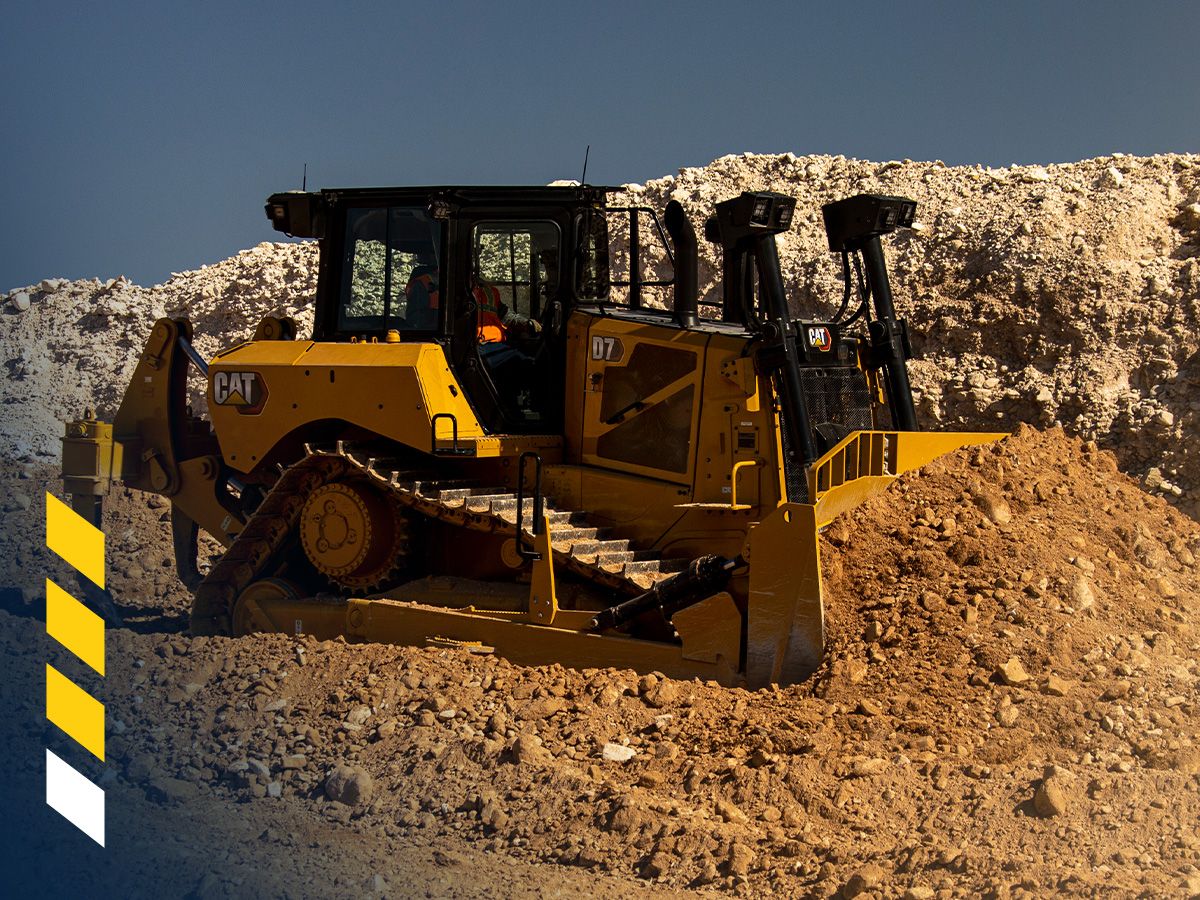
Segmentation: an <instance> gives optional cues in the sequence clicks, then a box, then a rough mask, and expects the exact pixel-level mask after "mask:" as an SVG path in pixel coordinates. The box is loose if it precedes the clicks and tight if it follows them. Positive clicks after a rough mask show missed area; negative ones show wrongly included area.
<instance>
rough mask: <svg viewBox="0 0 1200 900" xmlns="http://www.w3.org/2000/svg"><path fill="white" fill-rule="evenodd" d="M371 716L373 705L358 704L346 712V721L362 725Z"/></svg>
mask: <svg viewBox="0 0 1200 900" xmlns="http://www.w3.org/2000/svg"><path fill="white" fill-rule="evenodd" d="M369 718H371V707H369V706H356V707H354V709H352V710H350V712H348V713H347V714H346V721H347V722H349V723H350V724H351V725H362V724H364V723H365V722H366V721H367V719H369Z"/></svg>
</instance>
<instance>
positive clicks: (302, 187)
mask: <svg viewBox="0 0 1200 900" xmlns="http://www.w3.org/2000/svg"><path fill="white" fill-rule="evenodd" d="M300 190H302V191H307V190H308V163H305V164H304V178H303V179H301V181H300Z"/></svg>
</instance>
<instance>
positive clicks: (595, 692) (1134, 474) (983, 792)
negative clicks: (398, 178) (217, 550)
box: [0, 156, 1200, 898]
mask: <svg viewBox="0 0 1200 900" xmlns="http://www.w3.org/2000/svg"><path fill="white" fill-rule="evenodd" d="M746 188H769V189H776V190H784V191H787V192H788V193H792V194H794V195H797V196H799V197H800V209H802V210H804V216H803V217H800V220H799V222H798V224H797V226H796V231H795V232H794V233H793V234H790V235H788V236H787V237H786V238H785V239H784V246H783V254H782V255H783V257H784V264H785V268H786V271H787V277H788V280H789V285H790V288H791V290H792V291H793V292H794V294H795V296H797V297H798V298H799V302H800V303H801V305H802V306H804V308H805V309H811V310H813V311H814V312H813V313H812V314H813V315H814V316H815V315H817V314H820V313H823V312H824V311H827V310H828V309H830V308H831V302H830V301H831V298H835V297H840V285H839V283H838V276H839V269H838V266H837V265H835V262H834V260H833V258H832V257H831V256H830V255H829V254H828V253H827V252H825V251H824V248H823V247H822V243H821V242H822V240H823V239H822V235H821V231H820V229H819V204H820V203H821V202H824V201H825V200H827V199H832V198H833V197H835V196H841V195H845V194H849V193H853V192H856V191H859V190H871V191H877V190H881V191H886V192H889V193H900V194H907V195H909V196H912V197H914V198H915V199H917V200H918V201H919V202H920V204H921V206H920V219H921V222H922V225H923V227H922V228H921V229H919V230H916V231H914V232H913V233H911V234H910V235H907V236H904V237H900V238H897V239H893V240H892V242H891V244H890V250H889V260H890V262H891V265H892V270H893V282H894V286H895V289H896V293H897V296H898V297H901V298H907V299H904V300H902V305H903V310H904V312H905V314H907V315H908V316H909V317H910V319H911V320H912V321H913V324H914V327H915V329H916V330H917V331H918V332H919V333H921V334H922V335H923V337H922V339H921V342H920V347H921V349H922V350H923V353H924V359H923V360H920V361H918V362H916V363H915V364H914V380H915V382H916V383H917V385H918V387H919V389H920V391H921V396H922V403H921V407H922V411H923V413H924V415H925V416H926V417H927V419H929V418H931V419H933V420H934V421H936V422H937V424H938V425H939V427H943V428H945V427H958V426H963V427H974V428H979V427H986V428H989V429H992V428H997V427H999V428H1009V429H1017V427H1018V425H1019V423H1020V422H1022V421H1028V422H1030V423H1033V424H1035V425H1037V426H1038V427H1039V429H1041V430H1036V429H1033V428H1028V427H1026V428H1021V429H1020V430H1019V431H1018V433H1017V434H1016V435H1015V436H1014V437H1012V438H1009V439H1008V440H1006V441H1004V442H1002V443H1000V444H997V445H995V446H993V447H988V448H981V449H972V450H967V451H962V452H960V453H958V454H955V455H954V456H952V457H949V458H947V459H946V460H944V461H942V462H938V463H935V464H934V465H932V466H930V467H927V468H926V469H925V470H924V471H922V472H920V473H914V474H912V475H909V476H906V477H905V478H903V479H901V481H900V482H899V483H898V484H897V485H895V486H893V488H892V489H891V490H890V491H888V492H887V493H886V494H885V495H882V496H880V497H879V498H876V499H875V500H874V501H872V502H869V503H868V504H866V505H865V506H863V507H862V508H860V509H859V510H857V511H855V512H854V513H852V514H850V515H848V516H846V517H844V518H843V519H842V520H839V521H838V522H835V523H834V525H833V526H831V527H830V528H829V529H828V530H827V532H826V534H825V535H824V538H823V545H822V554H823V565H824V576H825V585H826V598H827V615H828V622H829V653H828V656H827V660H826V662H825V664H824V665H823V666H822V668H821V670H820V671H819V672H818V673H817V675H816V676H815V677H814V678H813V679H811V680H810V681H809V682H807V683H805V684H803V685H797V686H793V687H789V688H785V689H776V690H764V691H758V692H748V691H744V690H738V689H735V690H728V689H721V688H718V687H716V686H713V685H707V684H703V683H699V682H676V681H672V680H669V679H663V678H657V677H655V676H648V677H642V678H639V677H638V676H637V675H636V674H634V673H632V672H624V671H583V672H577V671H572V670H567V669H562V668H560V667H556V666H551V667H542V668H522V667H517V666H513V665H510V664H508V663H507V662H505V661H503V660H500V659H495V658H493V657H490V656H476V655H468V654H465V653H463V652H461V651H453V650H448V649H442V648H439V649H411V648H399V647H390V646H352V645H347V644H344V643H341V642H325V643H318V642H315V641H312V640H309V639H303V638H301V639H295V638H290V637H286V636H262V637H253V638H244V639H238V640H229V639H220V638H215V639H192V638H189V637H187V636H186V635H185V633H184V632H183V626H184V622H185V613H186V609H187V606H188V603H189V598H188V596H187V593H186V591H185V590H184V589H183V588H182V586H180V585H179V584H178V581H177V579H176V578H175V576H174V574H173V558H172V550H171V545H170V536H169V528H168V526H167V522H166V521H165V518H166V513H167V509H166V507H165V505H163V503H162V502H161V501H159V500H158V498H154V497H146V496H145V495H141V494H137V493H134V492H129V491H124V490H118V491H117V492H116V493H114V495H113V496H112V497H111V498H110V502H109V503H108V506H107V513H106V515H107V521H106V527H105V530H106V532H107V534H108V535H109V554H108V558H109V566H110V578H111V587H112V590H113V594H114V596H115V597H116V600H117V602H118V603H119V605H120V606H121V609H122V612H123V614H124V616H125V618H126V623H127V624H126V627H125V628H123V629H119V630H112V631H110V632H109V654H108V659H109V668H110V671H109V673H108V677H107V678H106V679H105V687H104V690H105V691H106V693H107V698H106V699H107V702H108V710H109V723H110V734H109V754H108V764H107V765H106V766H105V768H104V770H103V774H102V775H101V774H99V772H100V770H99V769H97V770H96V774H97V777H101V778H103V779H105V781H106V783H107V784H108V786H109V790H110V791H111V792H112V796H113V797H114V801H113V802H114V803H116V802H118V800H120V802H122V803H126V804H128V806H126V807H122V808H123V809H129V810H136V811H137V813H136V814H137V815H138V816H140V817H142V818H143V819H144V820H145V822H146V823H148V825H147V827H148V828H153V829H156V830H157V831H160V832H161V831H168V830H170V829H172V828H181V827H184V826H183V825H180V823H181V822H186V823H187V825H186V827H187V829H189V831H188V834H189V835H190V834H191V832H193V831H194V832H195V837H194V839H193V838H191V837H189V838H188V840H186V841H185V840H184V839H183V838H182V837H181V838H179V839H178V840H177V841H176V842H175V843H171V842H170V841H167V842H164V843H163V846H168V847H169V848H170V852H167V851H165V850H163V849H162V847H159V850H158V851H157V855H156V852H155V851H153V850H151V851H146V850H144V848H143V849H141V850H139V851H138V852H137V853H135V854H134V855H135V857H136V858H137V859H140V860H142V862H141V863H140V864H139V865H140V867H141V870H142V871H143V875H144V876H145V878H146V881H145V884H146V885H147V886H153V885H154V884H156V883H159V882H156V879H159V880H160V881H161V879H166V878H168V875H169V873H170V872H172V871H175V872H176V873H178V872H179V871H180V870H181V871H182V872H184V873H185V874H186V876H187V885H186V890H191V891H192V892H193V894H194V895H195V896H214V897H219V896H240V895H244V894H246V893H256V894H259V895H261V894H264V893H270V892H274V893H279V894H285V893H286V894H287V895H289V896H307V895H316V894H322V895H328V894H330V893H335V894H338V895H348V896H356V895H378V894H381V893H382V894H392V895H405V896H409V895H420V894H422V893H430V894H433V895H439V896H440V895H444V894H448V893H450V892H451V891H457V892H458V895H460V896H488V895H497V896H512V895H515V894H520V893H521V892H522V891H524V892H527V893H530V894H532V893H538V894H539V895H547V894H551V893H553V892H555V891H557V892H558V893H559V894H562V895H566V894H572V895H576V894H578V893H582V892H583V891H585V890H591V891H599V892H601V893H603V894H604V895H614V896H616V895H620V896H624V895H635V892H638V891H642V890H645V889H647V888H652V889H653V891H654V892H655V893H656V894H669V893H671V892H675V891H687V892H709V891H711V892H721V893H730V892H732V893H736V894H740V895H749V896H767V895H775V894H779V895H782V896H833V895H840V896H845V897H850V896H862V897H879V898H883V897H912V898H921V897H974V896H990V897H1035V896H1046V895H1051V894H1055V895H1057V894H1065V895H1081V896H1096V895H1105V896H1146V897H1159V896H1181V897H1186V896H1200V829H1198V828H1197V825H1196V823H1197V822H1200V663H1198V660H1200V628H1198V626H1197V619H1196V614H1197V604H1198V600H1200V567H1198V566H1197V562H1196V559H1197V556H1200V526H1197V523H1196V521H1195V520H1194V518H1193V517H1194V516H1196V514H1197V505H1196V504H1197V501H1198V500H1200V495H1198V494H1197V489H1198V488H1200V469H1198V468H1197V461H1196V460H1197V456H1196V455H1195V451H1194V449H1193V448H1191V447H1189V446H1188V444H1189V441H1188V438H1189V437H1194V436H1195V434H1196V432H1197V429H1196V423H1197V418H1196V417H1197V414H1198V413H1200V401H1198V400H1197V397H1200V393H1198V392H1197V391H1196V386H1197V384H1198V383H1200V382H1197V379H1198V378H1200V368H1198V365H1200V363H1198V360H1200V356H1198V350H1200V306H1198V304H1200V280H1198V279H1200V271H1198V270H1197V266H1198V265H1200V263H1197V254H1198V253H1200V250H1198V248H1197V242H1198V241H1200V237H1198V236H1197V230H1196V229H1197V228H1198V227H1200V207H1198V208H1196V209H1195V210H1193V205H1194V204H1196V203H1197V202H1200V194H1198V193H1197V190H1198V189H1200V158H1197V157H1185V156H1163V157H1153V158H1149V159H1135V158H1131V157H1112V158H1106V159H1101V160H1092V161H1087V162H1082V163H1076V164H1071V165H1064V166H1050V167H1046V168H1044V169H1043V168H1040V167H1019V168H1013V169H1005V170H987V169H963V168H958V169H952V168H947V167H944V166H941V165H940V164H928V163H910V162H903V163H884V164H876V163H866V162H860V161H854V160H845V159H841V158H830V157H807V158H796V157H791V156H783V157H740V156H739V157H725V158H723V159H721V160H717V161H716V162H714V163H713V164H712V165H710V166H709V167H706V168H705V169H703V170H684V171H683V172H681V173H680V175H679V176H678V177H675V178H670V179H665V180H660V181H657V182H651V183H649V184H647V185H645V186H631V187H630V188H629V191H630V194H631V195H633V196H637V197H638V198H639V199H640V200H641V201H644V202H646V203H648V204H649V205H652V206H656V207H661V205H662V203H663V202H665V200H666V199H668V198H670V197H672V196H673V197H675V198H676V199H679V200H681V202H683V203H684V204H685V206H686V207H687V208H688V210H689V212H690V213H691V214H692V216H693V218H694V219H695V220H696V221H697V222H699V221H700V219H701V216H702V214H707V211H708V209H709V208H710V207H711V203H712V202H713V201H714V200H716V199H721V198H723V197H725V196H728V195H730V194H732V193H736V192H737V191H739V190H742V189H746ZM704 253H705V254H706V255H705V262H704V263H703V265H702V273H701V283H702V286H703V287H704V288H705V290H706V291H711V290H712V289H713V286H714V277H715V275H714V273H715V271H716V270H715V268H714V267H713V258H712V256H711V255H710V254H709V251H708V249H707V248H705V250H704ZM313 260H314V255H313V252H312V248H311V247H309V246H306V245H300V244H291V245H286V244H263V245H260V246H259V247H257V248H254V249H253V250H248V251H245V252H244V253H242V254H239V256H237V257H234V258H232V259H230V260H226V261H224V262H221V263H218V264H216V265H214V266H210V267H207V268H205V269H202V270H199V271H197V272H191V273H183V274H180V275H177V276H175V277H174V278H172V279H171V280H170V281H168V282H166V283H165V284H163V285H159V286H156V287H154V288H149V289H146V288H139V287H136V286H134V285H130V284H128V283H127V282H125V281H124V280H116V281H112V282H109V283H101V282H59V281H57V280H55V279H50V280H48V281H45V282H43V283H42V284H40V285H37V286H32V287H31V288H28V289H22V290H21V291H18V292H14V293H12V294H10V295H9V298H8V301H7V303H6V304H5V306H4V314H3V315H2V316H0V353H2V354H3V358H4V360H5V364H6V367H7V370H8V371H7V378H6V379H4V380H3V382H2V385H3V387H2V388H0V399H2V400H3V402H4V409H3V414H2V416H3V422H2V425H3V427H2V429H0V445H2V447H0V449H2V450H3V453H2V454H0V457H2V462H0V481H2V482H3V484H4V488H5V489H4V501H3V502H4V513H5V517H6V525H7V527H6V528H5V529H4V530H3V532H2V533H0V559H3V560H4V562H3V564H2V565H0V601H2V602H0V605H2V606H3V607H4V608H5V609H7V611H8V612H0V657H3V658H4V659H5V660H6V664H8V663H11V666H10V669H11V672H10V674H9V676H8V678H7V679H6V685H5V691H6V693H7V695H8V696H10V698H11V697H15V698H24V699H23V700H21V699H18V700H17V701H15V703H8V702H6V703H5V706H6V708H17V709H19V710H22V711H23V713H22V715H19V716H16V717H14V718H13V719H12V724H13V726H14V727H15V728H17V729H18V730H20V731H22V733H23V734H24V735H25V737H26V738H27V739H30V740H35V741H37V740H42V739H43V726H42V722H41V720H40V708H39V707H38V703H39V702H40V701H38V696H39V692H40V690H41V687H40V681H39V680H38V679H40V677H41V675H40V671H41V670H40V669H39V668H38V666H39V665H40V661H41V660H43V659H45V656H46V650H45V648H44V635H43V636H39V632H40V631H41V626H40V625H39V623H38V622H37V619H36V617H37V616H39V615H40V608H39V603H40V599H39V598H40V596H41V582H42V578H43V577H44V573H46V572H47V571H48V570H49V571H54V570H55V569H54V563H53V561H52V560H50V559H48V558H47V555H46V553H45V551H44V550H42V549H41V548H42V545H43V541H42V524H41V520H42V511H41V499H40V497H41V492H42V490H44V489H45V487H46V486H47V485H49V486H50V487H51V488H52V489H56V486H55V485H54V484H53V478H54V471H53V458H54V456H56V454H57V447H56V439H57V435H58V434H59V431H60V427H61V426H60V424H59V423H60V420H61V418H63V417H65V416H72V415H77V414H78V413H79V412H81V410H82V407H83V406H85V405H94V406H95V407H96V408H98V409H99V411H100V412H101V413H102V414H111V413H112V412H113V410H114V409H115V404H116V402H117V401H118V400H119V396H120V392H121V390H122V389H123V386H124V384H125V382H126V380H127V379H128V376H129V374H130V372H131V371H132V367H133V363H134V360H135V358H136V354H137V352H138V350H139V349H140V346H141V342H142V340H143V338H144V335H145V332H146V330H147V329H148V328H149V325H150V323H151V321H152V319H153V318H154V316H156V315H160V314H164V313H166V314H171V315H180V314H184V313H185V312H186V314H187V315H189V316H190V317H191V318H192V319H193V321H194V322H195V324H196V330H197V335H198V336H197V344H198V346H199V347H200V348H201V350H202V352H204V353H206V354H211V353H212V352H214V351H215V350H216V349H217V348H218V347H219V346H222V345H228V344H230V343H232V342H233V341H235V340H237V339H240V338H244V337H247V336H248V335H249V333H250V331H251V330H252V328H253V325H254V323H255V322H256V321H257V319H258V318H259V317H260V316H261V315H264V314H268V313H271V314H277V315H278V314H290V315H295V316H297V317H298V318H300V319H301V320H304V318H305V316H307V315H310V311H309V309H308V307H307V305H306V303H307V301H308V298H309V297H310V296H311V292H312V277H313V274H312V273H313V267H312V263H313ZM22 297H24V299H22ZM945 373H950V374H949V375H948V376H947V375H946V374H945ZM1055 423H1059V424H1061V426H1062V428H1061V429H1060V428H1057V427H1054V426H1055ZM1168 501H1169V502H1168ZM1172 504H1173V505H1172ZM58 577H62V578H65V577H66V576H65V574H62V573H59V576H58ZM62 583H64V584H67V583H69V582H66V581H64V582H62ZM22 673H24V674H22ZM31 698H32V699H31ZM53 732H54V729H52V728H47V729H45V736H46V739H48V740H52V739H53ZM31 758H33V759H34V760H35V761H36V757H31ZM20 765H21V764H20V763H18V766H20ZM18 775H19V776H21V777H25V778H29V779H34V780H36V779H35V776H36V769H35V768H30V769H29V771H28V772H19V773H18ZM225 821H227V822H228V823H229V824H228V825H227V826H226V825H223V824H222V823H223V822H225ZM214 848H216V850H214ZM214 852H217V853H218V856H217V859H220V860H221V862H220V864H219V865H217V866H215V867H211V868H213V869H214V871H213V872H211V873H208V872H207V871H206V870H205V865H206V863H205V860H206V859H208V858H209V857H211V856H212V854H213V853H214ZM164 854H165V855H164ZM316 859H320V860H321V861H322V862H321V863H320V864H318V863H316V862H314V860H316ZM173 886H174V885H168V884H167V883H166V882H162V883H161V884H160V887H162V888H163V890H162V891H160V895H161V893H169V892H170V891H168V890H167V887H173ZM147 892H148V893H149V887H148V888H147ZM185 892H186V891H185Z"/></svg>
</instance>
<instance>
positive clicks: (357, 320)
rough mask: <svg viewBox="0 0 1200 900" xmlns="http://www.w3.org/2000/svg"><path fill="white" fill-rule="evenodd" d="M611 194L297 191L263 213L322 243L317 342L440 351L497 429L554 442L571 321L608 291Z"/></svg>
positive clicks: (575, 190) (580, 190)
mask: <svg viewBox="0 0 1200 900" xmlns="http://www.w3.org/2000/svg"><path fill="white" fill-rule="evenodd" d="M606 190H607V189H605V188H598V187H589V186H581V187H547V188H503V187H498V188H471V189H463V188H404V189H396V190H378V189H372V190H325V191H321V192H317V193H298V192H289V193H286V194H276V195H274V196H272V197H271V198H270V200H268V202H267V214H268V217H269V218H271V220H272V223H273V224H274V225H275V227H276V229H277V230H280V231H284V232H286V233H288V234H291V235H293V236H296V237H315V238H317V239H318V240H319V241H320V244H321V269H320V274H319V277H318V286H317V298H316V316H315V325H314V334H313V339H314V340H316V341H323V342H339V341H379V342H397V341H398V342H407V341H421V342H429V341H434V342H437V343H439V344H441V345H442V346H443V347H444V348H445V351H446V356H447V359H448V360H449V361H450V363H451V365H452V367H453V369H454V373H455V376H456V377H457V378H458V380H459V382H460V383H461V384H462V386H463V388H464V390H465V391H466V393H467V397H468V399H469V401H470V403H471V406H472V408H473V409H474V410H475V411H476V413H477V415H478V417H479V419H480V421H481V422H482V423H483V424H484V425H485V426H486V427H487V428H488V429H489V431H492V432H493V433H518V434H519V433H551V432H554V431H556V430H558V429H559V428H560V427H561V424H562V405H563V393H562V383H563V378H564V355H565V354H564V325H565V322H566V318H567V316H568V314H569V313H570V311H571V309H572V308H573V306H574V305H575V304H576V303H577V302H578V301H579V300H587V299H594V298H600V297H604V296H606V295H607V293H608V276H607V252H608V234H607V226H606V222H605V217H604V212H603V210H604V195H605V192H606Z"/></svg>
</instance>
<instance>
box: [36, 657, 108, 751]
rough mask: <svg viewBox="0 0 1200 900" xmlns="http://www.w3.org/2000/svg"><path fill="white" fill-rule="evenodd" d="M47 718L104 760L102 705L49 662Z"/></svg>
mask: <svg viewBox="0 0 1200 900" xmlns="http://www.w3.org/2000/svg"><path fill="white" fill-rule="evenodd" d="M46 718H47V719H49V720H50V721H51V722H53V723H54V724H55V725H57V726H58V727H59V728H61V729H62V730H63V731H65V732H66V733H67V734H69V735H70V736H71V737H72V738H74V739H75V740H76V741H78V742H79V743H80V744H82V745H83V746H84V747H85V748H86V749H88V750H90V751H91V752H92V754H93V755H94V756H95V757H96V758H97V759H99V760H100V761H101V762H103V761H104V704H103V703H101V702H100V701H99V700H97V699H96V698H95V697H93V696H92V695H91V694H89V693H88V692H87V691H85V690H84V689H83V688H81V687H79V686H78V685H77V684H75V682H73V681H72V680H71V679H70V678H68V677H67V676H66V675H64V674H62V673H61V672H60V671H58V669H56V668H54V666H52V665H50V664H49V663H47V664H46Z"/></svg>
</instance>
